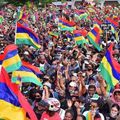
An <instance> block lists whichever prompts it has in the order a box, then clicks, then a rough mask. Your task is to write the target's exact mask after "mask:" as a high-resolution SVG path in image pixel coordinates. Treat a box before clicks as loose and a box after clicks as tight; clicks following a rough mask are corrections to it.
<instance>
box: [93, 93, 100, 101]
mask: <svg viewBox="0 0 120 120" xmlns="http://www.w3.org/2000/svg"><path fill="white" fill-rule="evenodd" d="M99 97H100V96H99V95H98V94H94V95H93V96H92V98H91V100H98V99H99Z"/></svg>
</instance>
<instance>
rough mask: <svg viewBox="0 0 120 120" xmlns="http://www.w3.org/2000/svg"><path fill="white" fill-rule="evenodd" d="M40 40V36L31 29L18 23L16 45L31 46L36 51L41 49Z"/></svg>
mask: <svg viewBox="0 0 120 120" xmlns="http://www.w3.org/2000/svg"><path fill="white" fill-rule="evenodd" d="M39 43H40V40H39V38H38V36H37V35H36V34H35V33H34V32H33V31H32V30H31V29H30V28H27V27H25V26H23V25H22V24H20V23H17V26H16V33H15V44H26V45H31V46H33V47H34V48H36V49H39V48H40V44H39Z"/></svg>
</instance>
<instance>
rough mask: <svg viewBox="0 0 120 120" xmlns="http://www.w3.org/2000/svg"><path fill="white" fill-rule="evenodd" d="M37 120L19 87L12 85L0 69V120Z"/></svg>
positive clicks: (5, 73)
mask: <svg viewBox="0 0 120 120" xmlns="http://www.w3.org/2000/svg"><path fill="white" fill-rule="evenodd" d="M26 113H28V114H29V117H30V119H31V120H37V117H36V115H35V113H34V111H33V110H32V107H31V106H30V104H29V103H28V101H27V100H26V98H25V97H24V96H23V95H22V93H21V92H20V90H19V86H18V85H16V84H14V83H12V82H11V80H10V78H9V76H8V74H7V72H6V71H5V69H4V68H3V67H1V68H0V119H1V120H13V119H14V120H18V119H19V120H30V119H28V118H27V117H26Z"/></svg>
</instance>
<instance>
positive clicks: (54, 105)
mask: <svg viewBox="0 0 120 120" xmlns="http://www.w3.org/2000/svg"><path fill="white" fill-rule="evenodd" d="M45 102H47V103H48V104H49V111H54V112H55V111H58V110H59V109H60V102H59V100H57V99H56V98H48V99H45Z"/></svg>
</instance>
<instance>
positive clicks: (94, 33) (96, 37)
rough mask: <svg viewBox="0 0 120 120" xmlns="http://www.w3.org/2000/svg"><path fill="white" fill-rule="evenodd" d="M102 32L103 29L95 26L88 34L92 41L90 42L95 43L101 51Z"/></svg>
mask: <svg viewBox="0 0 120 120" xmlns="http://www.w3.org/2000/svg"><path fill="white" fill-rule="evenodd" d="M100 33H101V29H100V28H99V27H97V26H95V27H94V28H93V29H92V30H91V31H90V32H88V35H87V38H88V40H89V41H90V43H91V44H93V45H94V47H95V48H96V49H97V50H98V51H101V48H100V46H99V44H100Z"/></svg>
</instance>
